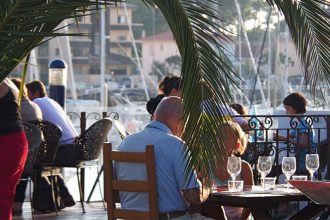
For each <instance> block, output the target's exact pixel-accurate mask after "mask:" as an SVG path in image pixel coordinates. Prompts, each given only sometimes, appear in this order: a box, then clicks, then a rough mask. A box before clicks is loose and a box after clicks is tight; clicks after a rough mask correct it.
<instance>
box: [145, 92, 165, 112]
mask: <svg viewBox="0 0 330 220" xmlns="http://www.w3.org/2000/svg"><path fill="white" fill-rule="evenodd" d="M164 97H165V95H164V94H159V95H157V96H156V97H154V98H151V99H150V100H149V101H148V102H147V111H148V112H149V114H150V115H152V114H153V113H154V112H155V110H156V108H157V106H158V104H159V103H160V101H161V100H162V99H163V98H164Z"/></svg>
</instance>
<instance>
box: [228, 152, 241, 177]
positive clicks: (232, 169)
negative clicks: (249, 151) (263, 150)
mask: <svg viewBox="0 0 330 220" xmlns="http://www.w3.org/2000/svg"><path fill="white" fill-rule="evenodd" d="M241 169H242V161H241V158H240V157H235V156H231V157H228V161H227V171H228V173H229V174H230V176H231V178H232V179H233V181H235V178H236V176H237V175H238V174H239V173H240V172H241Z"/></svg>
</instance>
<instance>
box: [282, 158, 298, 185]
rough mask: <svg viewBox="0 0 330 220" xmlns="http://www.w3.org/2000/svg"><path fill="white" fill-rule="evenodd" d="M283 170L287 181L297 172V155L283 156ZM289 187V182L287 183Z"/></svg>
mask: <svg viewBox="0 0 330 220" xmlns="http://www.w3.org/2000/svg"><path fill="white" fill-rule="evenodd" d="M282 172H283V174H284V175H285V178H286V180H287V182H288V181H289V180H290V178H291V176H292V175H293V174H294V173H295V172H296V158H295V157H283V160H282ZM287 188H289V182H288V184H287Z"/></svg>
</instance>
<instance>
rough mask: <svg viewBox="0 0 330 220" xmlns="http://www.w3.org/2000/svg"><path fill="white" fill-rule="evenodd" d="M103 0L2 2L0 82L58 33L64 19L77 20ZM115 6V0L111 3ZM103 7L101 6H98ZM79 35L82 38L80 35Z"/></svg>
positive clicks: (4, 0) (3, 0) (103, 1)
mask: <svg viewBox="0 0 330 220" xmlns="http://www.w3.org/2000/svg"><path fill="white" fill-rule="evenodd" d="M108 2H110V1H107V0H96V1H93V0H65V1H58V0H2V1H1V3H0V48H1V50H0V59H1V63H0V82H1V81H2V80H3V79H4V78H5V77H6V76H7V75H8V74H9V73H10V72H11V71H12V70H13V69H14V68H15V67H16V65H17V64H18V63H19V62H20V61H21V60H23V58H24V57H25V56H26V55H27V54H28V53H29V52H30V51H31V50H32V49H33V48H34V47H36V46H38V45H39V44H40V43H42V42H43V41H44V40H47V38H49V37H56V36H63V35H65V36H68V35H77V34H68V33H59V32H58V31H59V30H60V29H61V27H59V24H60V23H61V22H62V21H63V20H64V19H70V18H71V19H77V18H79V17H81V16H84V13H86V12H91V11H94V10H97V8H98V7H99V6H101V4H108ZM112 2H115V0H112ZM102 7H103V5H102ZM79 35H83V33H80V34H79Z"/></svg>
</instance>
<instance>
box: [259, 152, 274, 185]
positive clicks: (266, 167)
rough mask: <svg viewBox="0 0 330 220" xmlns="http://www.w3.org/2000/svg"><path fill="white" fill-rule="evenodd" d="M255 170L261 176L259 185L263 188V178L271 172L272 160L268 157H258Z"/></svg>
mask: <svg viewBox="0 0 330 220" xmlns="http://www.w3.org/2000/svg"><path fill="white" fill-rule="evenodd" d="M257 170H258V172H259V173H260V176H261V185H262V187H263V188H265V177H266V176H267V175H268V174H269V173H270V171H271V170H272V158H271V157H270V156H259V157H258V163H257Z"/></svg>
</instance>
